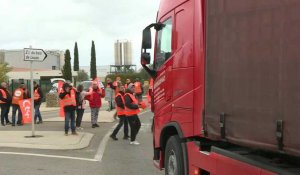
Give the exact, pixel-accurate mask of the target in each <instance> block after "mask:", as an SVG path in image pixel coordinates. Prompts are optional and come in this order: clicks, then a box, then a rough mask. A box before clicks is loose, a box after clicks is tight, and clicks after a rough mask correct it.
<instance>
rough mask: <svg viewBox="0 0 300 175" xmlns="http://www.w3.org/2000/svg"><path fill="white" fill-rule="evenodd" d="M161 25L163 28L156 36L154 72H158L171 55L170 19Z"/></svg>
mask: <svg viewBox="0 0 300 175" xmlns="http://www.w3.org/2000/svg"><path fill="white" fill-rule="evenodd" d="M163 24H165V27H164V28H163V29H162V30H160V31H159V32H158V35H157V42H156V43H157V48H156V59H155V70H159V68H160V67H161V66H162V65H163V64H164V63H165V62H166V61H167V60H168V59H169V58H170V57H171V55H172V26H173V25H172V19H171V18H170V19H168V20H167V21H165V22H164V23H163Z"/></svg>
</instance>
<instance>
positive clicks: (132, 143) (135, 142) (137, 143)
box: [130, 141, 140, 145]
mask: <svg viewBox="0 0 300 175" xmlns="http://www.w3.org/2000/svg"><path fill="white" fill-rule="evenodd" d="M139 144H140V143H139V142H138V141H133V142H130V145H139Z"/></svg>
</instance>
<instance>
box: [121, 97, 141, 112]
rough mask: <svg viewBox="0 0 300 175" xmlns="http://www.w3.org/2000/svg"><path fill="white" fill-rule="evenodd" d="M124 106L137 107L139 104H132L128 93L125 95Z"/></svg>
mask: <svg viewBox="0 0 300 175" xmlns="http://www.w3.org/2000/svg"><path fill="white" fill-rule="evenodd" d="M124 98H125V106H126V107H127V108H129V109H139V105H137V104H133V103H132V102H133V101H132V99H131V98H130V96H129V95H125V97H124Z"/></svg>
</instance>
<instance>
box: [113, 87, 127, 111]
mask: <svg viewBox="0 0 300 175" xmlns="http://www.w3.org/2000/svg"><path fill="white" fill-rule="evenodd" d="M119 93H120V94H121V95H122V96H124V92H122V91H120V92H119ZM115 101H116V104H117V106H118V107H119V108H122V109H125V106H124V103H123V100H122V98H121V97H120V96H117V97H116V99H115Z"/></svg>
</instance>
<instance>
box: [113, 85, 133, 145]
mask: <svg viewBox="0 0 300 175" xmlns="http://www.w3.org/2000/svg"><path fill="white" fill-rule="evenodd" d="M119 89H120V91H119V92H118V94H117V95H116V98H115V102H116V105H117V114H118V117H119V119H120V120H119V124H118V125H117V127H116V128H115V129H114V131H113V133H112V134H111V135H110V137H111V138H112V139H113V140H118V138H117V134H118V132H119V130H120V129H121V127H122V126H123V125H124V137H123V139H124V140H127V139H129V136H128V118H127V117H126V115H125V101H124V95H125V87H124V86H120V87H119Z"/></svg>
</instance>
